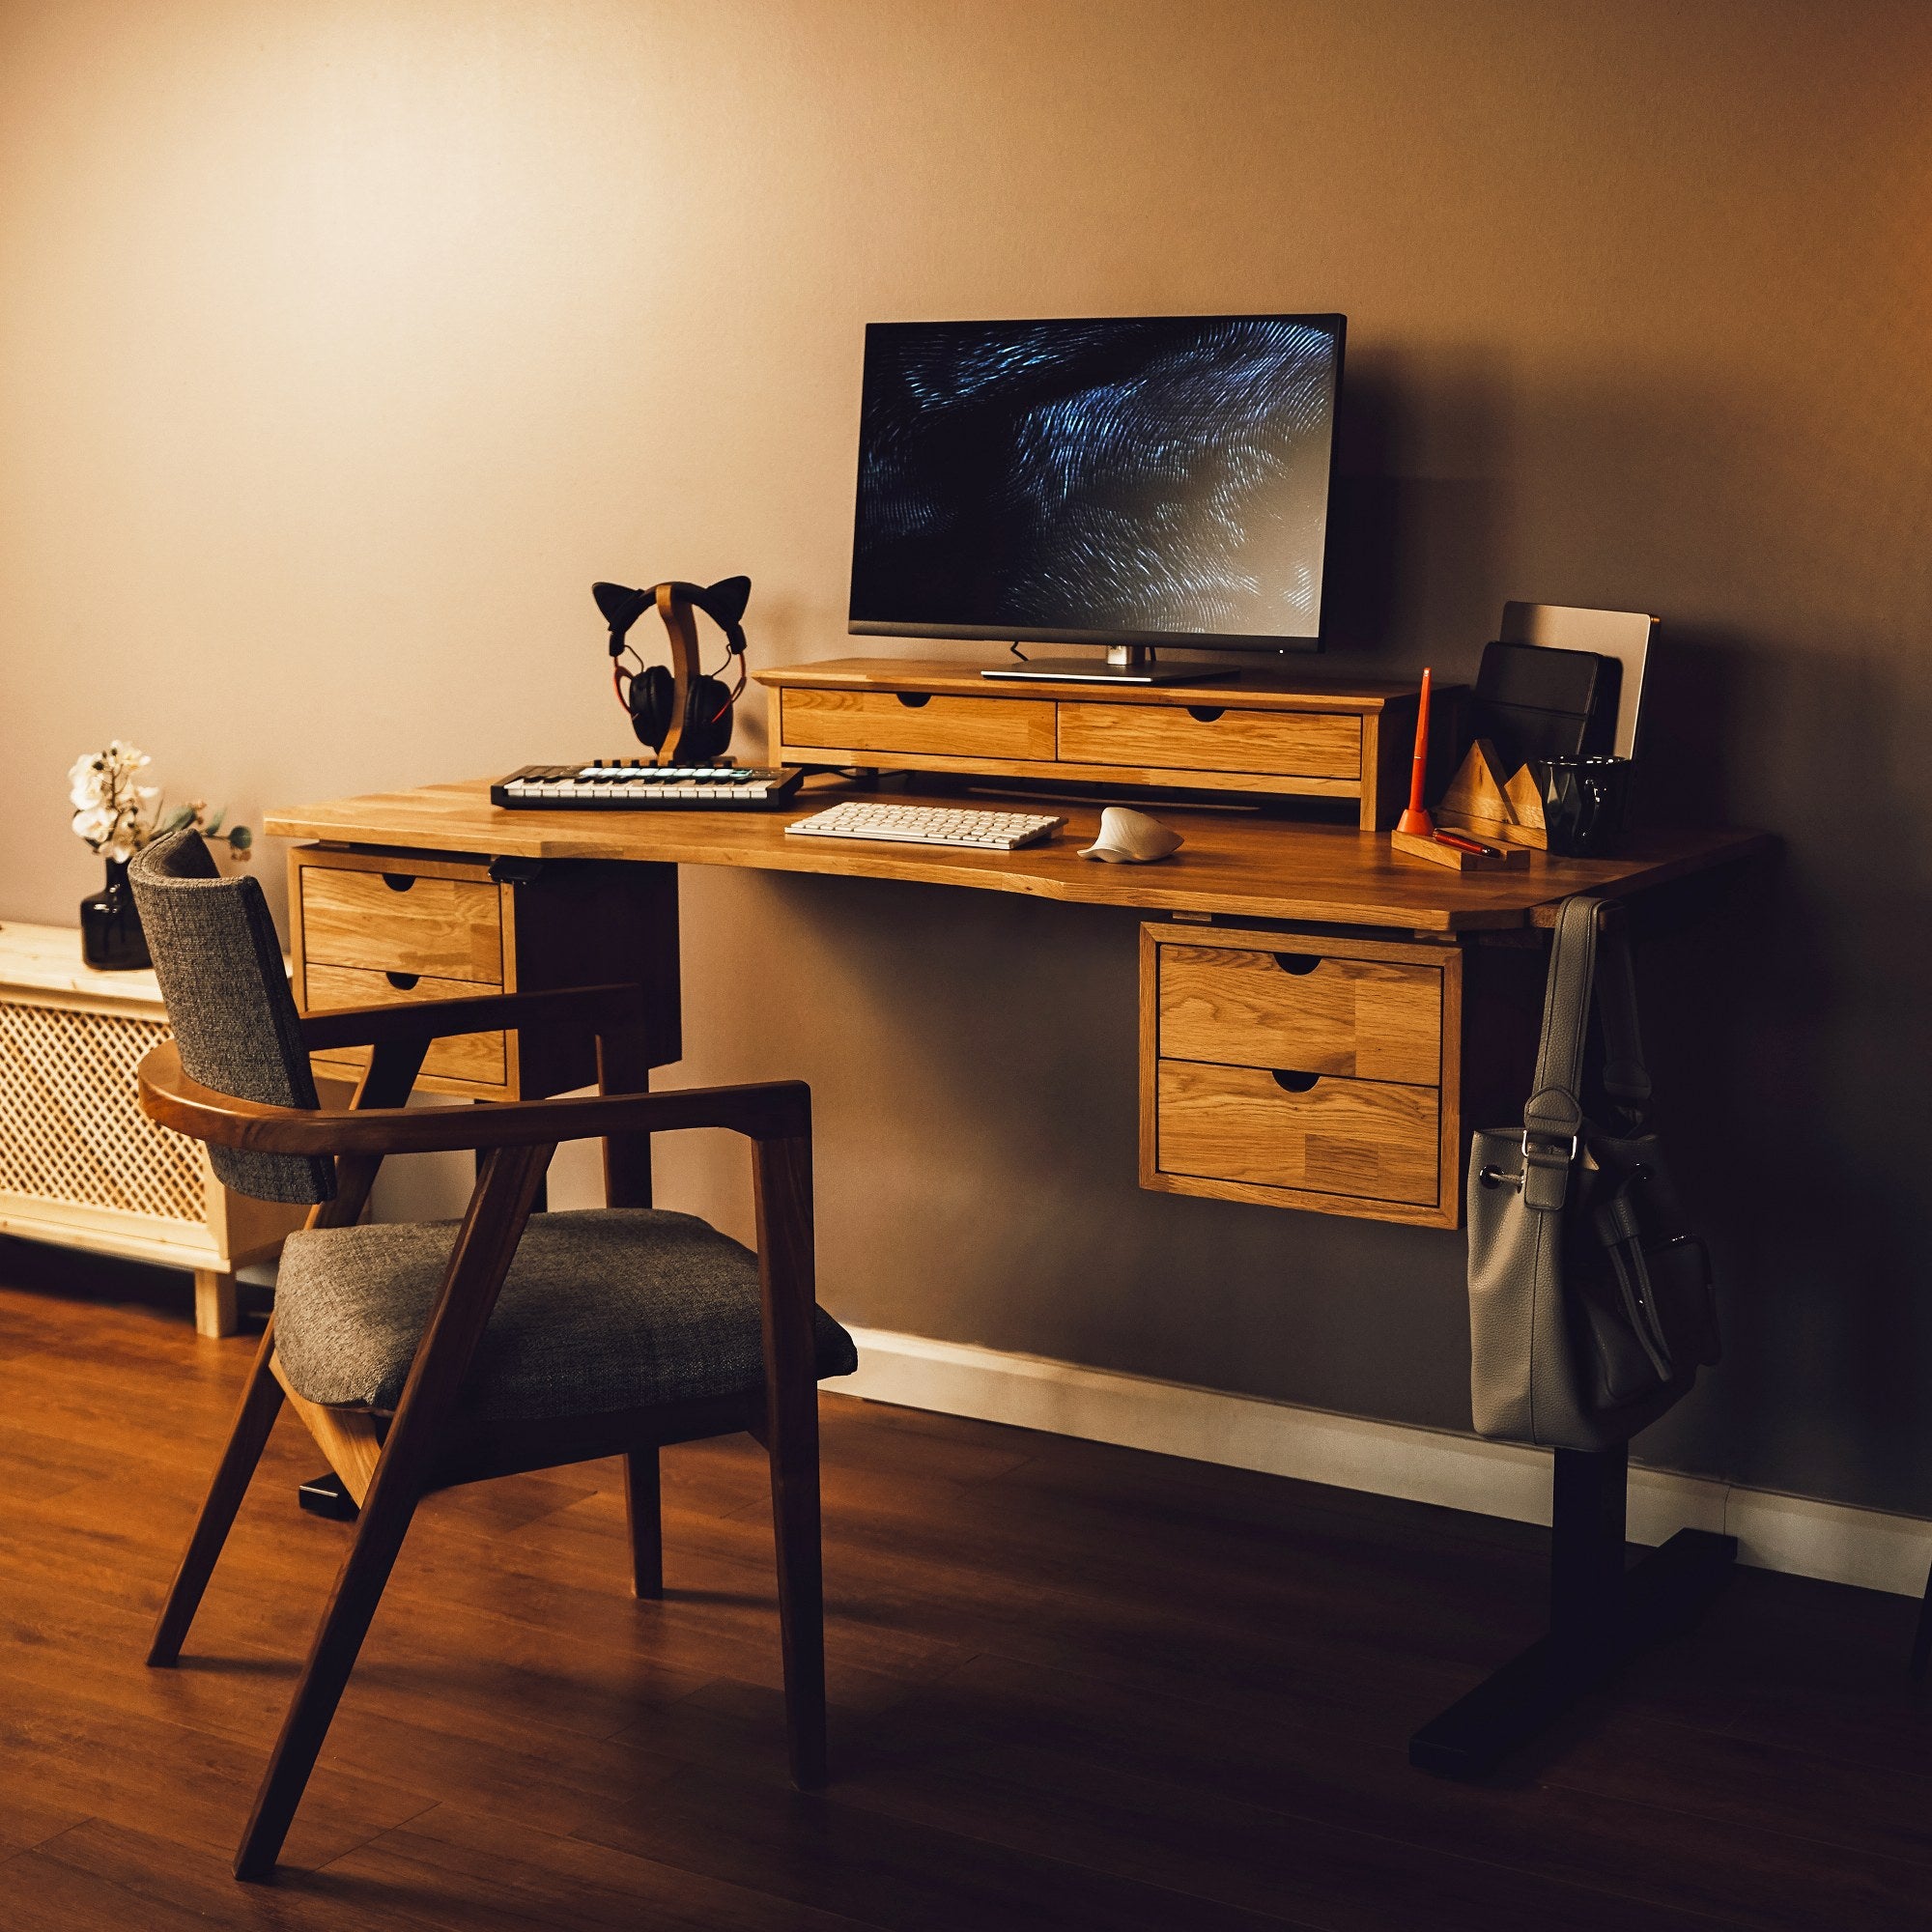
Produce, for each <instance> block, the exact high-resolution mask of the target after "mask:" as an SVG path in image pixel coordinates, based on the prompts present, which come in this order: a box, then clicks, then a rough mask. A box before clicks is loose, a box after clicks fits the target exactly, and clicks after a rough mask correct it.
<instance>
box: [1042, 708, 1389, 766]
mask: <svg viewBox="0 0 1932 1932" xmlns="http://www.w3.org/2000/svg"><path fill="white" fill-rule="evenodd" d="M1059 746H1060V756H1061V757H1062V758H1063V759H1064V760H1065V761H1067V762H1068V763H1072V764H1086V765H1126V766H1140V767H1143V768H1146V769H1148V770H1151V771H1179V772H1249V773H1254V774H1257V775H1261V776H1267V777H1277V778H1307V779H1359V778H1360V777H1361V775H1362V721H1361V720H1360V719H1359V718H1354V717H1331V716H1328V715H1326V714H1324V713H1321V712H1313V711H1241V710H1233V709H1229V710H1222V709H1219V708H1217V707H1215V706H1212V705H1197V706H1194V707H1193V708H1191V709H1190V708H1185V707H1180V706H1173V707H1170V706H1167V705H1154V704H1065V703H1063V704H1062V705H1061V706H1060V720H1059Z"/></svg>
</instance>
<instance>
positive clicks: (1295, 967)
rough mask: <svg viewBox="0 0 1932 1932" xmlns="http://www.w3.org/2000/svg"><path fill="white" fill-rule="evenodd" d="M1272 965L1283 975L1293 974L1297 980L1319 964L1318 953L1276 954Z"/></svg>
mask: <svg viewBox="0 0 1932 1932" xmlns="http://www.w3.org/2000/svg"><path fill="white" fill-rule="evenodd" d="M1274 963H1275V964H1276V965H1277V966H1279V967H1280V968H1281V970H1282V971H1283V972H1284V973H1293V975H1294V977H1295V978H1296V979H1297V980H1299V979H1300V978H1301V977H1302V975H1303V974H1305V973H1312V972H1314V971H1315V969H1316V967H1318V966H1319V965H1321V953H1319V952H1277V953H1276V954H1275V955H1274Z"/></svg>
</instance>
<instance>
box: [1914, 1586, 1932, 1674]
mask: <svg viewBox="0 0 1932 1932" xmlns="http://www.w3.org/2000/svg"><path fill="white" fill-rule="evenodd" d="M1927 1663H1932V1570H1928V1571H1927V1572H1926V1575H1925V1599H1924V1601H1923V1602H1922V1603H1921V1604H1920V1605H1918V1634H1917V1635H1916V1636H1914V1638H1913V1639H1912V1674H1913V1676H1915V1677H1923V1676H1924V1675H1925V1666H1926V1664H1927Z"/></svg>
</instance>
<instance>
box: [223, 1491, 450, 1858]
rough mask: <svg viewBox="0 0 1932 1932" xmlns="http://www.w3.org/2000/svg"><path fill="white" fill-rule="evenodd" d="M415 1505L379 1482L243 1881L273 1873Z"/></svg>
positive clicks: (246, 1839) (272, 1777)
mask: <svg viewBox="0 0 1932 1932" xmlns="http://www.w3.org/2000/svg"><path fill="white" fill-rule="evenodd" d="M415 1506H416V1493H415V1492H414V1491H413V1490H412V1489H411V1488H409V1487H407V1486H398V1485H396V1484H394V1483H390V1484H387V1485H384V1484H383V1483H382V1482H381V1481H380V1480H379V1481H378V1484H377V1487H376V1488H375V1489H373V1490H371V1491H370V1492H369V1497H368V1500H367V1501H366V1502H365V1503H364V1504H363V1507H362V1517H361V1521H360V1522H359V1524H358V1525H357V1528H356V1533H355V1546H354V1548H352V1549H351V1550H350V1552H349V1557H348V1560H347V1561H346V1562H345V1563H344V1564H343V1566H342V1569H341V1571H340V1573H339V1574H338V1575H337V1577H336V1579H335V1588H334V1590H333V1592H332V1593H331V1594H330V1596H329V1600H328V1607H327V1610H325V1611H324V1612H323V1618H322V1627H321V1628H320V1629H319V1630H318V1631H317V1632H316V1634H315V1641H314V1643H313V1644H311V1645H310V1647H309V1653H308V1662H306V1663H304V1664H303V1666H302V1674H301V1681H300V1682H299V1683H298V1685H297V1686H296V1694H295V1701H294V1702H293V1703H292V1704H291V1705H290V1706H289V1714H288V1716H287V1717H286V1718H285V1719H283V1720H282V1734H281V1736H280V1737H278V1738H277V1739H276V1740H275V1750H274V1755H273V1756H272V1757H271V1758H270V1760H269V1769H268V1773H267V1775H266V1776H264V1777H263V1779H262V1788H261V1790H260V1791H259V1792H257V1793H256V1796H255V1809H254V1812H253V1813H252V1815H251V1816H250V1817H249V1820H248V1829H247V1830H246V1831H245V1832H244V1833H242V1834H241V1849H240V1850H239V1851H238V1852H237V1853H236V1855H235V1876H236V1877H237V1878H240V1879H265V1878H267V1877H268V1876H269V1875H270V1872H272V1871H273V1870H274V1867H275V1860H276V1859H277V1857H279V1856H280V1853H281V1849H282V1841H283V1840H284V1839H285V1838H286V1837H287V1836H288V1834H289V1826H290V1825H291V1824H292V1823H293V1822H294V1819H295V1815H296V1807H297V1805H298V1804H300V1803H301V1796H302V1793H303V1791H304V1790H306V1789H307V1786H308V1780H309V1774H310V1773H311V1772H312V1771H314V1769H315V1761H316V1758H317V1757H318V1756H319V1755H320V1753H321V1751H322V1744H323V1740H324V1738H326V1737H327V1735H328V1726H329V1723H330V1721H331V1719H333V1718H334V1716H335V1707H336V1705H337V1704H338V1703H339V1702H340V1701H341V1698H342V1692H343V1690H344V1688H345V1687H346V1686H347V1684H348V1682H349V1673H350V1671H351V1670H353V1669H354V1668H355V1659H356V1655H357V1653H358V1652H359V1651H360V1650H361V1648H362V1639H363V1638H364V1637H365V1636H366V1635H367V1634H369V1625H370V1622H371V1620H372V1619H373V1618H374V1616H375V1614H376V1605H378V1604H379V1603H381V1602H382V1599H383V1588H384V1584H386V1583H387V1582H388V1580H389V1572H390V1571H391V1570H392V1569H393V1568H394V1567H395V1562H396V1556H397V1553H398V1552H399V1551H400V1550H401V1548H402V1547H403V1538H404V1536H405V1535H406V1534H407V1532H408V1530H409V1526H410V1521H411V1519H412V1517H413V1516H414V1515H415Z"/></svg>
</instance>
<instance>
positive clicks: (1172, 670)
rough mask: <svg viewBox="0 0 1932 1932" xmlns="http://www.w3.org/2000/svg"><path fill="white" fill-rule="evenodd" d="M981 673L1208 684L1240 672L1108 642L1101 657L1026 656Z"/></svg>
mask: <svg viewBox="0 0 1932 1932" xmlns="http://www.w3.org/2000/svg"><path fill="white" fill-rule="evenodd" d="M1236 675H1238V673H1237V672H1236V670H1235V669H1234V668H1232V667H1231V666H1227V665H1204V666H1199V667H1195V666H1182V665H1164V664H1157V663H1156V662H1155V661H1154V655H1153V652H1152V650H1151V648H1150V647H1149V646H1148V645H1146V644H1109V645H1108V646H1107V656H1106V659H1105V661H1104V662H1103V661H1102V660H1100V659H1098V658H1023V659H1020V660H1019V661H1018V662H1017V663H1014V664H1003V665H995V666H993V667H992V668H991V669H989V670H982V671H981V672H980V676H981V677H996V678H1009V679H1011V680H1012V681H1013V682H1014V683H1016V684H1032V683H1036V682H1037V683H1050V684H1207V683H1209V682H1210V681H1212V680H1213V679H1216V678H1224V677H1235V676H1236Z"/></svg>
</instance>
